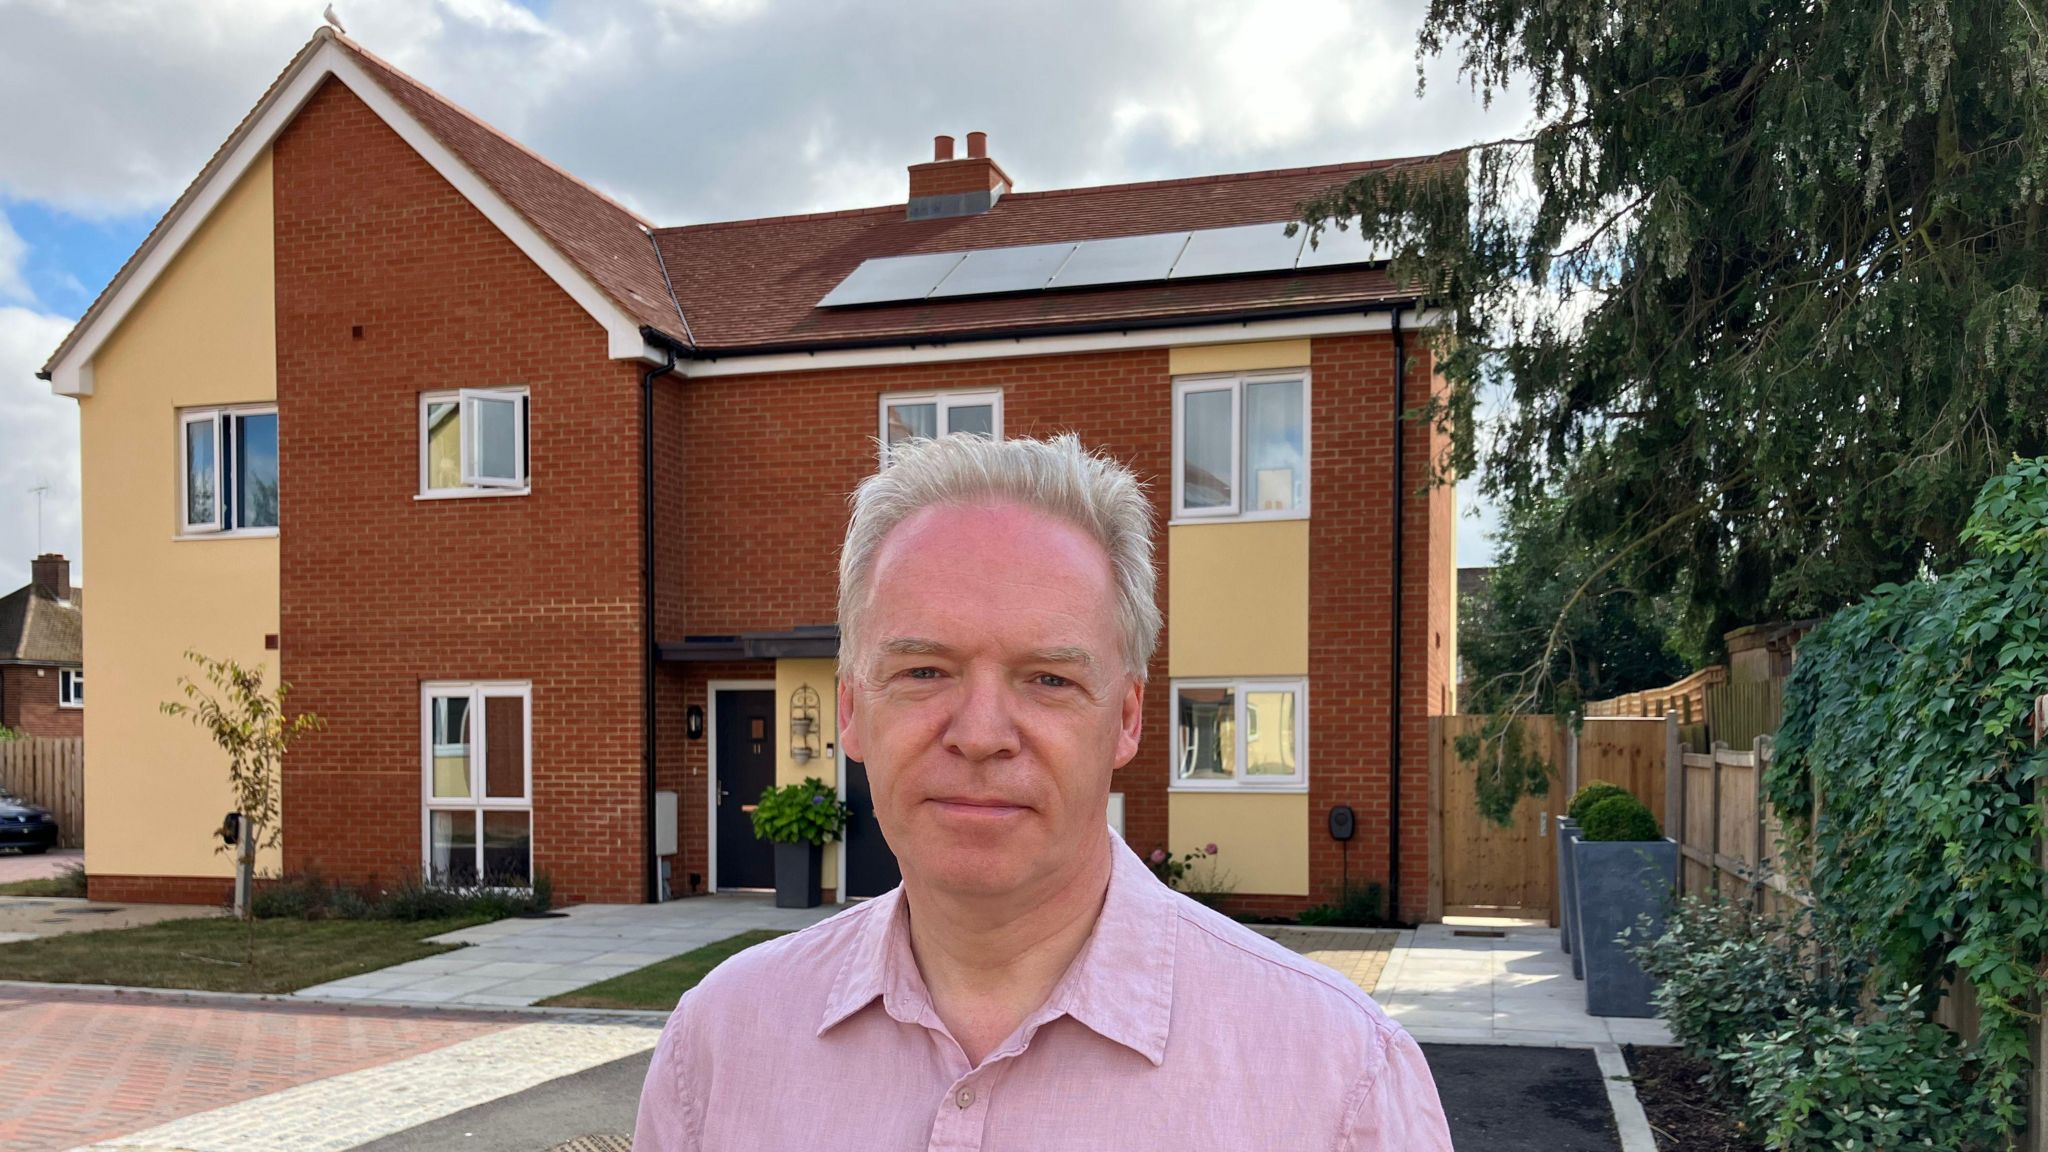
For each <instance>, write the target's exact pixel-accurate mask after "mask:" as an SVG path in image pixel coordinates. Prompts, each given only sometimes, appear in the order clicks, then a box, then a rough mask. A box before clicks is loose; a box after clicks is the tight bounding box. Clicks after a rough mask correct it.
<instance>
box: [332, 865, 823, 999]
mask: <svg viewBox="0 0 2048 1152" xmlns="http://www.w3.org/2000/svg"><path fill="white" fill-rule="evenodd" d="M841 911H844V907H843V906H840V905H832V904H828V905H825V906H823V907H820V908H777V907H775V901H774V897H773V896H771V895H768V894H764V893H720V894H718V895H715V896H695V897H689V898H686V899H682V900H673V901H670V902H669V903H666V904H580V905H577V906H575V907H573V908H568V909H564V910H563V912H562V913H560V914H550V915H548V916H546V917H532V918H526V917H521V918H514V919H508V920H495V921H492V922H491V923H489V924H479V925H476V926H474V927H470V928H463V929H459V930H457V931H454V932H445V933H443V934H441V935H439V936H435V937H432V940H433V941H434V942H435V943H446V944H457V945H462V946H463V947H461V948H459V949H458V950H457V951H454V952H446V953H443V954H441V955H439V956H430V957H427V958H426V959H424V960H414V961H411V962H409V963H405V964H398V965H394V966H392V967H390V968H385V969H381V970H379V971H377V972H372V973H366V974H364V975H361V976H351V977H348V978H346V979H343V980H335V981H331V982H329V983H326V984H317V985H314V986H313V987H311V988H307V989H304V990H302V991H300V992H299V993H298V994H297V995H298V996H300V997H303V998H305V999H309V1000H342V1001H350V1002H355V1003H363V1002H390V1003H416V1004H417V1003H428V1004H450V1005H461V1004H471V1005H475V1006H478V1007H499V1008H502V1007H520V1006H525V1005H530V1004H534V1003H537V1002H539V1001H541V1000H545V999H548V998H549V997H552V996H559V995H562V994H563V993H565V992H573V991H575V990H576V989H578V988H585V987H588V986H590V985H592V984H595V983H598V982H599V981H602V980H609V979H611V978H613V977H615V976H622V975H624V974H626V973H628V972H631V971H634V970H636V969H639V968H644V967H646V966H647V965H649V964H654V963H658V962H660V961H662V960H666V959H668V958H669V957H671V956H679V955H681V954H683V953H685V952H690V951H694V950H696V949H698V948H701V947H703V946H704V945H706V944H711V943H715V942H716V941H719V940H724V939H726V938H728V937H731V936H737V935H739V934H740V933H742V932H746V931H750V930H753V929H757V928H760V929H782V930H789V931H793V930H796V929H799V928H805V927H808V926H809V925H812V924H815V923H817V922H818V921H820V920H823V919H825V918H826V917H828V916H832V915H835V914H836V913H839V912H841Z"/></svg>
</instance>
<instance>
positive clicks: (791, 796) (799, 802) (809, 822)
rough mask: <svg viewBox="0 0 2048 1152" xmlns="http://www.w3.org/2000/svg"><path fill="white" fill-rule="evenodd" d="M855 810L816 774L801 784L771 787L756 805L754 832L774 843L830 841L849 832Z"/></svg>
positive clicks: (823, 842)
mask: <svg viewBox="0 0 2048 1152" xmlns="http://www.w3.org/2000/svg"><path fill="white" fill-rule="evenodd" d="M852 814H853V810H852V809H850V808H848V807H847V806H846V805H845V804H843V803H841V802H840V799H839V796H838V794H837V793H836V792H834V791H833V789H832V786H831V785H830V784H827V783H825V782H824V781H823V780H820V779H818V778H817V777H816V776H810V777H806V778H805V780H804V782H803V783H801V784H785V785H783V786H782V787H780V788H775V787H769V788H766V789H763V790H762V792H761V803H760V804H758V805H756V806H755V808H754V835H755V837H756V838H758V839H761V840H766V841H768V842H769V843H771V844H817V845H821V846H822V845H825V844H830V843H832V842H833V841H834V840H837V839H839V837H840V834H841V833H843V832H845V831H846V821H847V820H848V819H849V818H850V817H851V816H852Z"/></svg>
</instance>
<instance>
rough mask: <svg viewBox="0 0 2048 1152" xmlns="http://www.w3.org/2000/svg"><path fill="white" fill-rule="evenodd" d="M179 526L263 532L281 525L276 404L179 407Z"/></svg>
mask: <svg viewBox="0 0 2048 1152" xmlns="http://www.w3.org/2000/svg"><path fill="white" fill-rule="evenodd" d="M178 459H179V465H180V467H179V484H178V497H179V506H178V531H179V533H180V534H181V535H186V536H197V535H237V534H240V535H251V536H265V535H269V534H271V533H274V532H276V531H277V409H276V408H274V407H263V408H187V409H185V410H183V411H181V412H179V413H178Z"/></svg>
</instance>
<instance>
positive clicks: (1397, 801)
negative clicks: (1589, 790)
mask: <svg viewBox="0 0 2048 1152" xmlns="http://www.w3.org/2000/svg"><path fill="white" fill-rule="evenodd" d="M1393 332H1394V595H1393V601H1394V632H1393V636H1394V643H1393V649H1394V668H1393V675H1392V682H1393V685H1394V690H1393V692H1392V694H1391V695H1392V696H1393V705H1392V707H1391V709H1390V711H1391V713H1392V716H1393V723H1392V727H1391V729H1390V734H1389V737H1388V741H1387V742H1388V744H1389V745H1390V747H1391V752H1390V755H1391V757H1392V759H1393V771H1392V772H1391V773H1390V774H1389V777H1388V778H1389V779H1390V780H1392V781H1393V786H1392V790H1391V791H1392V794H1391V796H1390V798H1389V799H1390V803H1391V805H1392V807H1393V821H1394V826H1393V831H1392V832H1391V833H1390V834H1389V835H1388V837H1387V845H1388V846H1387V857H1388V859H1387V919H1388V920H1389V921H1392V922H1393V923H1396V924H1398V923H1400V922H1401V543H1402V533H1401V520H1402V515H1401V514H1402V512H1403V511H1404V510H1405V509H1404V508H1403V504H1404V503H1405V498H1406V496H1407V492H1406V488H1407V478H1406V476H1405V475H1404V473H1403V470H1402V467H1401V464H1402V456H1401V440H1402V437H1401V431H1402V428H1401V426H1402V424H1403V423H1404V421H1403V420H1402V417H1401V414H1402V413H1403V412H1404V411H1406V410H1407V406H1408V351H1407V346H1406V345H1405V344H1404V343H1403V342H1402V339H1401V310H1400V309H1399V308H1395V309H1394V312H1393Z"/></svg>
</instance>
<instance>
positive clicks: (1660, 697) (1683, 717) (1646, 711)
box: [1586, 664, 1728, 724]
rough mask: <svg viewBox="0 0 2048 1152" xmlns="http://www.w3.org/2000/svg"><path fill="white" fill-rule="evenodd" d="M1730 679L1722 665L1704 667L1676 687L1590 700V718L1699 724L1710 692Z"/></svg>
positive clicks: (1669, 686) (1704, 713)
mask: <svg viewBox="0 0 2048 1152" xmlns="http://www.w3.org/2000/svg"><path fill="white" fill-rule="evenodd" d="M1727 680H1728V669H1726V668H1724V667H1722V666H1721V665H1719V664H1716V665H1713V666H1712V667H1708V668H1702V669H1700V670H1699V671H1697V672H1695V673H1693V674H1692V675H1690V676H1687V677H1686V678H1685V679H1683V680H1680V681H1678V682H1676V683H1674V684H1667V685H1665V686H1664V687H1662V688H1646V689H1644V690H1643V691H1641V692H1631V693H1629V694H1628V695H1626V696H1616V697H1613V698H1612V699H1608V700H1589V701H1587V703H1586V715H1588V716H1635V717H1648V718H1650V719H1653V720H1661V719H1663V718H1664V717H1665V716H1667V715H1668V716H1676V717H1678V722H1679V723H1680V724H1696V723H1699V722H1700V721H1703V720H1705V719H1706V717H1707V700H1706V693H1707V690H1708V689H1709V688H1711V687H1713V686H1714V685H1716V684H1724V683H1726V682H1727Z"/></svg>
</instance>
